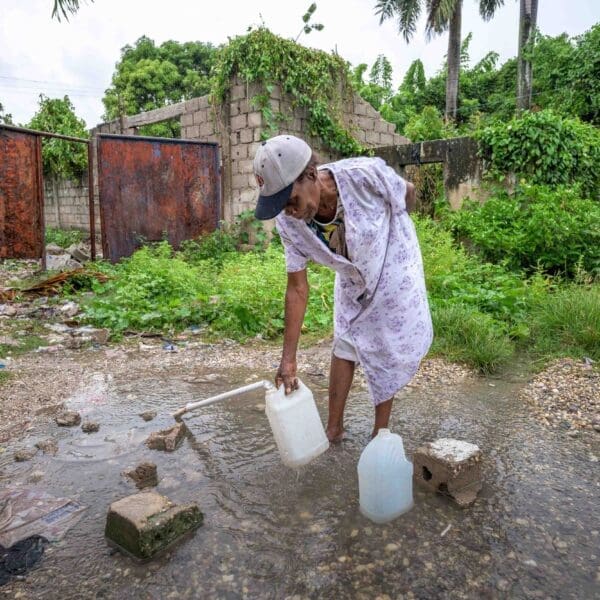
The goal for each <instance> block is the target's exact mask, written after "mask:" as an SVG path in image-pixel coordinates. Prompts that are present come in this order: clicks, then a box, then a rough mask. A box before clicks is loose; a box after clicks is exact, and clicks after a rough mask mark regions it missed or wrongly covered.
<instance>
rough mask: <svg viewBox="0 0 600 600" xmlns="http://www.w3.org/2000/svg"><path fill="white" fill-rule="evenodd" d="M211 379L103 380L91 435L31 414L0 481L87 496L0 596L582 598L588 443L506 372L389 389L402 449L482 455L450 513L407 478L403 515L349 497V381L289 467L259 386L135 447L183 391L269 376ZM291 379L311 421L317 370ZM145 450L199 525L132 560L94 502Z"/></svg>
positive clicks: (587, 591) (364, 404)
mask: <svg viewBox="0 0 600 600" xmlns="http://www.w3.org/2000/svg"><path fill="white" fill-rule="evenodd" d="M198 375H202V373H198ZM218 375H219V377H218V378H217V379H216V380H214V381H212V380H207V381H208V383H189V382H186V381H184V380H183V379H181V378H178V377H176V376H174V375H173V374H171V373H169V372H168V371H164V372H161V374H160V375H159V376H157V374H156V372H152V371H151V372H148V373H144V372H140V373H130V374H129V375H128V376H127V377H124V376H123V377H121V378H120V377H117V376H115V378H114V380H112V381H106V385H105V386H104V388H103V389H102V390H100V391H101V392H102V393H101V394H100V395H99V396H98V397H96V396H94V397H93V398H92V399H91V400H89V399H88V401H87V402H86V404H85V405H79V406H77V408H80V409H82V410H83V412H84V414H83V415H82V416H83V417H84V419H92V420H96V421H98V422H99V423H100V431H99V432H97V433H92V434H89V435H87V434H84V433H83V432H82V431H81V429H79V428H72V429H64V428H60V429H59V428H57V427H56V426H54V425H53V424H52V423H47V424H45V425H36V426H35V428H34V429H32V430H31V431H30V432H29V437H28V438H27V439H24V440H19V441H18V442H15V443H14V445H10V446H7V447H6V448H5V451H4V452H2V453H0V486H2V487H4V486H35V487H38V488H41V489H43V490H45V491H47V492H48V493H51V494H53V495H55V496H61V497H65V496H66V497H69V498H73V499H75V500H77V501H78V502H79V503H81V504H83V505H85V506H86V507H87V510H86V511H85V512H84V513H83V517H82V518H81V520H80V521H79V523H78V524H77V525H76V526H75V527H73V528H72V529H71V530H70V531H69V532H68V533H67V535H66V536H65V538H64V539H63V540H62V541H61V542H59V543H57V544H52V545H50V546H49V547H48V548H47V549H46V552H45V554H44V556H43V557H42V560H41V562H40V563H39V565H40V566H39V567H38V568H37V569H35V570H32V571H30V572H29V573H28V574H27V576H26V579H25V580H22V581H11V582H10V583H8V584H7V585H5V586H3V587H1V588H0V597H2V595H3V594H5V595H6V596H7V597H14V596H15V595H17V594H20V595H21V597H26V598H58V597H59V598H62V599H65V600H68V599H75V598H118V599H119V600H123V599H129V598H132V599H133V598H136V599H137V598H144V599H146V598H147V599H162V598H168V597H174V598H175V597H176V598H190V599H192V598H283V597H286V596H294V595H296V596H298V597H301V598H306V597H308V598H330V597H331V598H361V597H365V598H367V597H369V598H374V597H376V596H378V595H384V594H387V595H388V596H390V597H392V598H394V597H399V596H400V595H405V596H406V595H407V594H409V592H410V593H411V594H412V595H413V596H414V597H415V598H574V599H575V598H577V599H581V598H591V597H594V596H595V595H597V592H598V585H599V582H600V558H599V556H600V552H599V551H598V548H599V540H600V537H599V535H600V520H599V519H600V517H599V515H598V510H597V498H598V490H599V488H598V481H600V478H599V477H598V462H597V461H598V459H597V457H598V455H600V447H599V443H598V442H597V441H595V440H594V439H591V440H588V438H587V437H581V438H580V439H572V438H569V437H568V436H566V435H564V434H562V433H561V432H559V431H551V430H548V429H546V428H544V427H543V426H541V425H540V424H538V422H537V421H535V420H534V419H533V417H531V416H530V414H529V412H528V409H527V407H525V406H523V404H522V403H521V402H520V401H519V400H518V399H517V391H518V389H519V385H520V384H519V383H508V382H502V381H497V380H496V381H495V382H494V383H495V386H494V387H490V386H489V385H488V381H487V380H485V379H481V380H472V381H465V382H463V383H460V384H457V385H453V386H446V385H441V384H440V385H439V386H438V387H435V386H434V385H432V386H431V387H428V388H427V389H426V390H420V389H414V388H413V389H409V390H407V391H406V392H405V393H403V394H400V395H399V396H398V398H397V400H396V401H395V406H394V412H393V414H392V422H391V427H392V429H393V430H400V431H402V433H403V441H404V445H405V450H406V454H407V456H408V457H410V456H412V453H413V452H414V450H415V449H416V448H417V447H418V446H420V445H421V444H422V443H424V442H427V441H432V440H435V439H438V438H444V437H450V438H457V439H464V440H468V441H471V442H473V443H476V444H478V445H479V447H480V448H481V449H482V451H483V453H484V461H485V462H484V469H483V473H484V488H483V490H482V491H481V492H480V495H479V498H478V499H477V501H476V502H475V504H474V506H473V507H471V508H469V509H466V510H461V509H459V508H457V507H456V506H454V505H453V504H452V503H451V502H449V501H448V499H447V498H444V497H442V496H440V495H433V494H430V493H428V492H424V491H423V490H421V489H419V488H415V490H414V501H415V505H414V507H413V508H412V510H411V511H410V513H408V514H407V515H406V516H405V517H402V518H399V519H396V520H394V521H391V522H389V523H386V524H384V525H375V524H373V523H372V522H371V521H369V520H368V519H366V518H365V517H364V516H363V515H361V513H360V510H359V503H358V498H359V493H358V492H359V490H358V484H357V481H356V465H357V462H358V460H359V457H360V455H361V453H362V452H363V450H364V448H365V446H366V445H367V443H368V440H369V434H370V431H371V427H372V419H373V407H372V404H371V402H370V400H369V398H368V394H367V392H366V391H365V390H363V389H361V388H360V387H358V386H355V387H354V388H353V389H352V392H351V395H350V399H349V401H348V406H347V411H346V428H347V430H348V437H347V439H346V440H345V441H344V442H342V444H341V445H339V446H337V447H334V448H331V449H329V450H327V451H326V452H325V453H323V454H322V455H321V456H319V457H317V458H316V459H315V460H313V461H312V462H311V463H310V464H309V465H307V466H305V467H303V468H302V469H300V470H299V471H297V470H292V469H289V468H287V467H285V466H284V465H283V464H282V462H281V460H280V457H279V453H278V451H277V448H276V445H275V443H274V441H273V435H272V433H271V429H270V427H269V423H268V421H267V419H266V417H265V405H264V395H263V393H262V392H260V391H257V392H254V393H253V394H251V395H250V396H249V397H244V398H240V399H234V400H232V401H230V402H225V403H219V404H214V405H212V406H210V407H207V408H206V409H203V410H201V411H199V412H195V413H192V414H190V415H189V416H188V417H186V423H187V425H188V429H189V435H188V437H187V438H186V439H185V440H184V442H183V444H182V445H181V446H180V447H179V449H178V450H177V451H176V452H173V453H168V454H165V453H161V452H157V451H151V450H149V449H148V448H146V446H145V445H144V443H143V442H144V440H145V439H146V437H147V436H148V435H149V434H150V432H151V431H156V430H158V429H163V428H165V427H168V426H171V425H172V424H173V419H172V417H171V414H172V413H173V412H174V411H175V410H176V409H177V408H178V407H180V406H181V405H182V404H183V403H185V402H191V401H194V400H197V399H198V398H206V397H207V396H210V395H214V394H218V393H220V392H222V391H224V390H228V389H232V388H234V387H237V386H240V385H243V384H244V383H247V382H248V380H249V378H251V379H250V380H252V381H254V380H256V378H257V377H260V376H264V377H265V378H267V377H268V376H269V373H266V372H265V373H258V374H257V373H256V372H251V371H241V370H224V371H221V372H219V373H218ZM306 383H307V385H308V386H309V387H310V388H311V389H312V390H313V393H314V395H315V398H316V400H317V407H318V409H319V412H320V414H321V417H324V416H325V415H326V411H327V407H326V403H327V392H326V386H325V384H324V380H323V379H322V378H319V377H317V376H315V377H308V378H306ZM75 401H78V400H77V399H75ZM67 404H68V405H69V408H71V406H70V404H71V403H69V402H68V403H67ZM147 410H156V411H158V413H159V415H158V417H157V418H156V419H154V421H151V422H149V423H146V422H145V421H143V419H141V418H140V417H139V416H138V415H139V413H140V412H142V411H147ZM591 435H592V436H593V435H597V434H593V433H592V434H591ZM49 436H53V437H55V438H57V440H58V446H59V450H58V453H57V454H56V456H51V455H44V454H42V453H38V455H36V457H35V458H34V459H33V460H31V461H29V462H25V463H15V462H14V461H13V458H12V456H13V453H14V451H16V450H17V449H19V448H22V447H24V446H27V447H31V446H33V444H34V443H35V442H37V441H39V440H43V439H45V438H47V437H49ZM147 460H149V461H152V462H154V463H156V465H157V467H158V479H159V482H158V486H157V488H156V491H157V492H158V493H160V494H164V495H166V496H168V497H169V498H171V499H172V500H173V501H174V502H177V503H179V504H183V503H187V502H196V503H198V505H199V506H200V509H201V510H202V511H203V512H204V514H205V524H204V526H202V527H201V528H200V529H198V530H197V531H196V532H195V533H194V535H193V536H191V537H189V538H188V539H186V540H185V541H183V542H182V543H180V544H179V545H177V546H175V547H174V548H173V549H172V550H170V551H169V552H168V553H167V554H166V555H164V556H161V557H159V558H157V559H155V560H153V561H151V562H150V563H147V564H143V565H139V564H137V563H135V562H134V561H133V560H131V559H130V558H128V557H125V556H122V555H121V554H118V553H116V554H115V553H114V552H113V551H112V550H110V549H109V548H108V547H107V545H106V542H105V540H104V536H103V533H104V524H105V519H106V512H107V509H108V506H109V504H110V503H111V502H113V501H115V500H118V499H119V498H122V497H124V496H127V495H129V494H133V493H136V492H137V489H136V488H135V485H134V484H133V483H132V482H130V481H129V480H127V479H125V478H123V477H122V475H121V473H122V471H124V470H127V469H129V468H132V467H134V466H135V465H136V464H139V463H140V462H142V461H147ZM409 597H410V596H409Z"/></svg>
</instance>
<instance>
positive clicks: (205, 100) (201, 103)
mask: <svg viewBox="0 0 600 600" xmlns="http://www.w3.org/2000/svg"><path fill="white" fill-rule="evenodd" d="M196 99H197V100H198V109H201V108H208V107H209V106H210V100H209V96H201V97H200V98H196Z"/></svg>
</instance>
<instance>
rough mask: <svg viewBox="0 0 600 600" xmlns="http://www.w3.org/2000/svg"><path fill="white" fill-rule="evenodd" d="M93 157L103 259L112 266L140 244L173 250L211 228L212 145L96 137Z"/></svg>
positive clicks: (215, 179) (215, 154)
mask: <svg viewBox="0 0 600 600" xmlns="http://www.w3.org/2000/svg"><path fill="white" fill-rule="evenodd" d="M97 156H98V187H99V193H100V219H101V223H102V250H103V255H104V258H107V259H109V260H111V261H112V262H116V261H117V260H118V259H119V258H121V257H124V256H130V255H131V254H132V253H133V252H134V250H135V249H136V248H137V247H139V246H140V245H141V243H143V242H144V241H158V240H163V239H166V240H168V241H169V243H170V244H171V245H172V246H173V247H175V248H178V247H179V245H180V243H181V242H182V241H183V240H186V239H191V238H194V237H197V236H199V235H200V234H204V233H209V232H211V231H214V230H215V229H216V228H217V226H218V223H219V218H220V214H221V178H220V169H219V149H218V144H216V143H207V142H197V141H191V140H179V139H173V140H170V139H166V138H145V137H132V136H120V135H107V134H101V135H99V136H98V154H97Z"/></svg>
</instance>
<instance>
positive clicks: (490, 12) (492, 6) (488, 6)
mask: <svg viewBox="0 0 600 600" xmlns="http://www.w3.org/2000/svg"><path fill="white" fill-rule="evenodd" d="M503 4H504V0H479V14H480V15H481V18H482V19H483V20H484V21H489V20H490V19H491V18H492V17H493V16H494V13H495V12H496V9H498V8H500V7H501V6H502V5H503Z"/></svg>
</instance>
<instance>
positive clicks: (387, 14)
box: [375, 0, 504, 120]
mask: <svg viewBox="0 0 600 600" xmlns="http://www.w3.org/2000/svg"><path fill="white" fill-rule="evenodd" d="M462 2H463V0H377V2H376V4H375V9H376V10H375V14H378V15H379V16H380V20H379V23H380V24H381V23H383V22H384V21H385V20H387V19H391V18H394V17H396V19H397V22H398V30H399V32H400V33H401V34H402V35H403V36H404V39H405V40H406V42H409V41H410V38H411V37H412V36H413V35H414V33H415V31H416V27H417V21H418V19H419V16H420V14H421V10H422V8H423V5H425V7H426V9H427V24H426V26H425V33H426V34H427V36H428V37H430V36H432V35H434V34H440V33H443V32H444V31H448V55H447V77H446V113H445V115H446V120H449V119H452V120H456V110H457V103H458V77H459V71H460V46H461V24H462ZM502 4H504V0H479V13H480V14H481V16H482V18H483V19H484V20H485V21H488V20H489V19H491V18H492V17H493V16H494V12H495V11H496V8H498V7H499V6H502Z"/></svg>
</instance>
